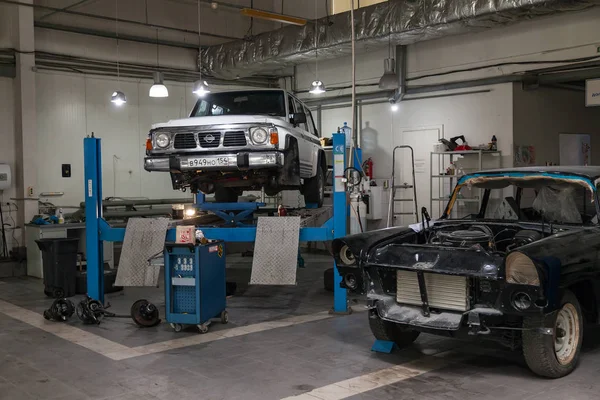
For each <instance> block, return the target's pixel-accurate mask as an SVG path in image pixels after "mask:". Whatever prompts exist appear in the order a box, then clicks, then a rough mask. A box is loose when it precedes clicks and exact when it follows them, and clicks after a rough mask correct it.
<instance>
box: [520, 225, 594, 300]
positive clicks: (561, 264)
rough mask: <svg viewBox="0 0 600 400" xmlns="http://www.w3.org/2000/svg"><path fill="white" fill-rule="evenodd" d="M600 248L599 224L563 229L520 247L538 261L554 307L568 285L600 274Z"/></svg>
mask: <svg viewBox="0 0 600 400" xmlns="http://www.w3.org/2000/svg"><path fill="white" fill-rule="evenodd" d="M599 250H600V228H598V227H590V228H582V229H574V230H570V231H565V232H560V233H557V234H554V235H550V236H548V237H546V238H544V239H542V240H539V241H537V242H534V243H531V244H528V245H526V246H522V247H520V248H518V249H516V251H519V252H521V253H523V254H525V255H526V256H528V257H529V258H531V259H532V260H533V261H534V263H535V265H536V267H537V268H538V273H539V275H540V281H541V282H540V283H541V284H542V285H543V288H544V291H545V293H546V296H547V298H548V307H549V309H551V310H553V309H556V307H558V306H559V305H560V298H561V294H562V291H563V290H564V289H565V288H568V287H570V286H572V285H574V284H576V283H578V282H582V281H586V280H590V279H591V280H597V279H598V277H600V268H598V261H599V260H598V251H599Z"/></svg>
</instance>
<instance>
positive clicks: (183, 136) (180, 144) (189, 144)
mask: <svg viewBox="0 0 600 400" xmlns="http://www.w3.org/2000/svg"><path fill="white" fill-rule="evenodd" d="M173 147H174V148H176V149H195V148H196V139H195V138H194V134H193V133H177V134H176V135H175V139H174V140H173Z"/></svg>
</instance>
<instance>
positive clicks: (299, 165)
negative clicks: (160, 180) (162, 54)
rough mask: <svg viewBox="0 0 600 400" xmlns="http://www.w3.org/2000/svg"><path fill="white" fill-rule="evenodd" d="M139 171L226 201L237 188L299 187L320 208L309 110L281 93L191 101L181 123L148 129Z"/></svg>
mask: <svg viewBox="0 0 600 400" xmlns="http://www.w3.org/2000/svg"><path fill="white" fill-rule="evenodd" d="M144 168H145V169H146V170H147V171H151V172H152V171H159V172H170V174H171V181H172V185H173V189H176V190H187V189H190V190H191V191H192V192H194V193H196V192H198V191H201V192H203V193H205V194H212V193H215V196H216V197H217V201H220V202H234V201H236V200H237V197H238V195H240V194H241V192H242V191H243V190H260V189H262V188H265V191H266V192H267V194H268V195H274V194H276V193H278V192H279V191H280V190H286V189H299V190H300V191H302V192H303V194H304V196H305V200H306V202H307V203H318V204H319V205H322V203H323V198H324V186H325V173H326V171H327V163H326V159H325V153H324V151H323V149H322V147H321V144H320V141H319V133H318V131H317V129H316V125H315V123H314V119H313V117H312V114H311V112H310V110H309V109H308V108H307V107H306V106H305V105H304V104H303V103H302V102H301V101H300V100H298V99H297V98H296V97H295V96H294V95H293V94H291V93H288V92H286V91H284V90H281V89H248V90H236V91H224V92H217V93H211V94H208V95H205V96H203V97H201V98H199V99H198V101H197V103H196V105H195V107H194V109H193V110H192V112H191V114H190V117H189V118H184V119H178V120H172V121H168V122H165V123H159V124H155V125H153V126H152V129H151V130H150V133H149V134H148V138H147V143H146V157H145V159H144Z"/></svg>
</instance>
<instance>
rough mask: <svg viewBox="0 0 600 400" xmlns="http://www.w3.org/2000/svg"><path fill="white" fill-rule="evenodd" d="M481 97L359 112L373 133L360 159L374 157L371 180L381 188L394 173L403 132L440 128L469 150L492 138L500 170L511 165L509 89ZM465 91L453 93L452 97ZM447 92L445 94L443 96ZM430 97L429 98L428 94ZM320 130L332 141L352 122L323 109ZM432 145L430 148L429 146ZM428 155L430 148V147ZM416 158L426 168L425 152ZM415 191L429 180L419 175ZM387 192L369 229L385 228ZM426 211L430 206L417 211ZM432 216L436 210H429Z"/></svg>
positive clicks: (492, 89)
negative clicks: (461, 138) (370, 146)
mask: <svg viewBox="0 0 600 400" xmlns="http://www.w3.org/2000/svg"><path fill="white" fill-rule="evenodd" d="M478 90H487V92H484V93H472V94H463V95H455V96H448V97H438V98H429V99H421V100H410V101H404V102H402V103H401V104H400V106H399V109H398V111H396V112H392V111H391V108H390V106H389V104H387V103H382V104H374V105H366V106H363V107H362V124H363V125H362V129H364V128H365V127H366V124H367V123H369V127H370V128H372V129H374V130H376V131H377V134H376V137H377V140H376V148H375V150H373V151H365V152H364V153H363V159H367V158H369V157H372V158H373V161H374V164H375V165H374V171H375V179H376V181H377V183H378V184H379V185H382V184H383V181H384V180H386V179H389V178H390V176H391V168H392V152H391V150H392V148H393V147H394V145H395V144H398V143H397V142H396V141H395V138H396V137H398V136H399V135H400V132H401V131H403V130H406V129H407V128H423V127H436V126H442V128H443V137H445V138H450V137H453V136H458V135H465V137H466V138H467V140H468V142H469V143H470V144H471V145H479V144H485V143H489V142H490V140H491V138H492V136H493V135H495V136H496V138H497V139H498V149H499V150H500V151H502V155H503V157H502V163H503V166H511V165H512V148H513V114H512V113H513V100H512V96H513V86H512V84H509V83H507V84H502V85H493V86H489V87H482V88H478ZM461 92H466V90H462V91H454V93H461ZM447 94H448V92H445V93H444V95H447ZM432 95H433V94H432ZM322 118H323V121H322V125H323V133H324V136H330V134H331V132H335V130H337V127H338V126H341V125H343V123H344V121H346V122H349V121H350V120H351V114H350V108H340V109H333V110H323V112H322ZM431 145H433V143H431ZM430 150H432V148H430ZM415 158H416V159H425V160H426V162H427V163H429V150H428V151H427V152H426V153H424V154H422V153H417V154H415ZM496 166H497V164H496V161H495V160H488V164H487V165H485V164H484V167H496ZM417 186H418V187H419V186H421V187H426V188H428V187H429V176H426V175H420V176H419V175H417ZM388 196H389V192H388V191H386V190H384V194H383V203H382V207H383V219H382V220H381V221H379V222H375V223H370V224H369V227H370V228H376V227H383V226H385V221H386V219H387V208H388V204H389V203H388ZM421 206H426V207H428V208H429V202H427V203H426V204H419V207H421ZM431 211H432V212H433V214H435V210H431Z"/></svg>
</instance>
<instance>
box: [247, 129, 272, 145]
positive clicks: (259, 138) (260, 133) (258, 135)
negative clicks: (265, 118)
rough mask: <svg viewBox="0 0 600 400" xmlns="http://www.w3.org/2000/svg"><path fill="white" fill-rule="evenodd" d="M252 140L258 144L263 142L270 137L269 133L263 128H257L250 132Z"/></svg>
mask: <svg viewBox="0 0 600 400" xmlns="http://www.w3.org/2000/svg"><path fill="white" fill-rule="evenodd" d="M250 135H251V138H252V141H253V142H254V143H256V144H263V143H265V142H266V141H267V139H268V138H269V134H268V133H267V131H266V130H264V129H263V128H256V129H254V130H253V131H252V133H251V134H250Z"/></svg>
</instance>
